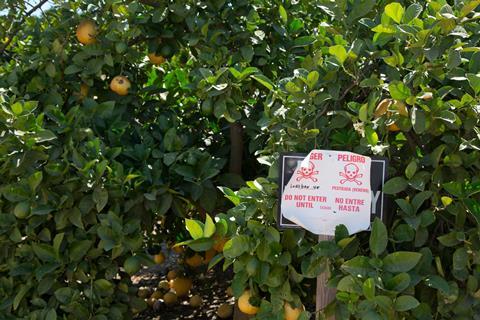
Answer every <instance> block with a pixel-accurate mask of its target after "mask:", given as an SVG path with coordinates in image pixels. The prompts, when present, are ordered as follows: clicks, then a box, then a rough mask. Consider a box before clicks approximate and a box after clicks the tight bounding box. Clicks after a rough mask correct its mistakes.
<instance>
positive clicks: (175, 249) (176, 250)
mask: <svg viewBox="0 0 480 320" xmlns="http://www.w3.org/2000/svg"><path fill="white" fill-rule="evenodd" d="M172 250H173V252H176V253H183V252H184V251H185V248H184V247H183V246H178V247H172Z"/></svg>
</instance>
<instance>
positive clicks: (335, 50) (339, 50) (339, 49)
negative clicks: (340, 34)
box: [328, 45, 348, 64]
mask: <svg viewBox="0 0 480 320" xmlns="http://www.w3.org/2000/svg"><path fill="white" fill-rule="evenodd" d="M328 52H329V53H330V54H331V55H333V56H334V57H335V58H336V59H337V61H338V62H340V64H343V63H344V62H345V60H347V57H348V53H347V50H345V48H344V47H343V46H342V45H336V46H331V47H330V48H328Z"/></svg>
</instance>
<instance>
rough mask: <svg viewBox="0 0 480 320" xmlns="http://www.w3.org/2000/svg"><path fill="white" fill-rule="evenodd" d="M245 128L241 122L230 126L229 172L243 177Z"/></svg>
mask: <svg viewBox="0 0 480 320" xmlns="http://www.w3.org/2000/svg"><path fill="white" fill-rule="evenodd" d="M242 158H243V128H242V125H241V124H240V123H239V122H234V123H232V124H230V164H229V172H230V173H235V174H238V175H239V176H241V175H242Z"/></svg>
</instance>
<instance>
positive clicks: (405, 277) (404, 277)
mask: <svg viewBox="0 0 480 320" xmlns="http://www.w3.org/2000/svg"><path fill="white" fill-rule="evenodd" d="M409 286H410V276H409V274H408V273H405V272H402V273H399V274H397V275H396V276H395V277H393V278H391V279H389V280H388V281H386V282H385V288H387V289H388V290H391V291H396V292H402V291H404V290H405V289H407V288H408V287H409Z"/></svg>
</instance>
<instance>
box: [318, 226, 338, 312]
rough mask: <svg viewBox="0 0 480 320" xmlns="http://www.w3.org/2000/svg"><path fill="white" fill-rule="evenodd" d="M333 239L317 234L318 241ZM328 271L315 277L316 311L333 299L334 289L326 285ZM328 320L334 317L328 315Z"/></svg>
mask: <svg viewBox="0 0 480 320" xmlns="http://www.w3.org/2000/svg"><path fill="white" fill-rule="evenodd" d="M324 240H329V241H331V240H333V236H323V235H320V236H318V241H324ZM329 277H330V274H329V271H326V272H324V273H322V274H321V275H319V276H318V278H317V307H316V312H317V313H318V312H319V311H320V310H323V309H324V308H325V307H326V306H327V305H328V304H329V303H330V302H332V301H333V300H334V299H335V294H336V290H335V289H332V288H328V287H327V282H328V278H329ZM328 319H329V320H334V319H335V317H329V318H328Z"/></svg>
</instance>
